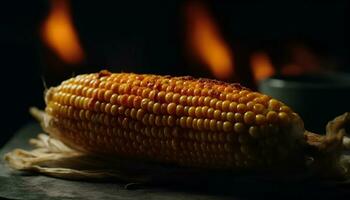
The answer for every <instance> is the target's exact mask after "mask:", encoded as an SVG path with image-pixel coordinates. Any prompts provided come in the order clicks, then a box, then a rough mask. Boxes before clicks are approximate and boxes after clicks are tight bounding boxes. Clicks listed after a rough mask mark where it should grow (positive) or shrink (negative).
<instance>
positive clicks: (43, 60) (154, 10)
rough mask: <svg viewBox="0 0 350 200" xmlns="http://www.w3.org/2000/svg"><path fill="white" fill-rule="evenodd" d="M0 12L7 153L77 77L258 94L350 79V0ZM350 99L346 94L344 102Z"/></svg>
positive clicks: (57, 6)
mask: <svg viewBox="0 0 350 200" xmlns="http://www.w3.org/2000/svg"><path fill="white" fill-rule="evenodd" d="M1 4H2V5H1V7H0V10H1V12H0V22H1V28H0V45H1V50H0V56H1V60H0V61H1V74H2V78H1V79H0V80H1V85H2V87H3V89H2V97H1V98H0V99H1V105H2V106H3V107H2V118H3V120H2V122H3V123H2V126H1V136H0V146H1V145H3V144H4V143H5V142H6V141H7V140H8V139H9V138H10V137H11V136H12V135H13V134H14V133H15V131H16V130H18V129H19V128H21V126H23V125H24V124H25V123H27V122H28V121H30V120H31V117H30V115H29V114H28V108H29V107H30V106H37V107H40V108H44V102H43V91H44V89H45V87H44V85H45V84H46V85H47V86H48V87H49V86H53V85H57V84H59V83H60V82H61V81H62V80H64V79H67V78H69V77H71V76H73V75H74V74H79V73H85V72H96V71H99V70H101V69H108V70H110V71H113V72H121V71H123V72H136V73H157V74H169V75H191V76H194V77H208V78H216V79H220V80H224V81H230V82H241V83H242V84H243V85H245V86H248V87H250V88H253V89H257V88H258V84H259V82H260V81H261V80H264V79H266V78H268V77H270V76H273V75H276V74H280V75H286V76H298V75H302V74H310V73H311V74H312V73H320V72H325V73H328V72H350V67H349V56H348V55H349V42H348V41H349V32H348V29H347V26H348V24H349V20H348V19H349V16H348V15H349V3H348V1H346V0H343V1H342V0H338V1H322V2H317V1H307V0H306V1H300V2H298V1H294V0H293V1H292V0H286V1H280V2H258V3H257V2H253V1H244V2H243V1H237V2H236V1H235V2H234V1H200V0H187V1H185V0H181V1H135V0H129V1H120V2H119V1H82V0H74V1H69V0H37V1H21V2H18V1H5V2H2V3H1ZM345 95H346V94H344V96H345Z"/></svg>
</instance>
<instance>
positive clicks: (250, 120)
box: [243, 111, 255, 124]
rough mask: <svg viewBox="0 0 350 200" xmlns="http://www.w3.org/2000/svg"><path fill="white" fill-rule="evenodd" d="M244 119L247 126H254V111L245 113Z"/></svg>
mask: <svg viewBox="0 0 350 200" xmlns="http://www.w3.org/2000/svg"><path fill="white" fill-rule="evenodd" d="M243 118H244V122H245V123H246V124H253V123H254V121H255V113H253V112H252V111H248V112H246V113H244V116H243Z"/></svg>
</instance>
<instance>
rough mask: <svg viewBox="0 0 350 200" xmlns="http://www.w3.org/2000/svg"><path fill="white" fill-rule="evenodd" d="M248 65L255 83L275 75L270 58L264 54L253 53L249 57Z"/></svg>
mask: <svg viewBox="0 0 350 200" xmlns="http://www.w3.org/2000/svg"><path fill="white" fill-rule="evenodd" d="M250 64H251V67H252V73H253V76H254V80H255V81H261V80H264V79H266V78H268V77H270V76H272V75H273V74H275V70H274V68H273V66H272V64H271V61H270V58H269V56H268V55H267V54H266V53H263V52H259V53H254V54H253V55H252V56H251V59H250Z"/></svg>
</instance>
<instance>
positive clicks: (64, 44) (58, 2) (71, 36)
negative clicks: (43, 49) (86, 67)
mask: <svg viewBox="0 0 350 200" xmlns="http://www.w3.org/2000/svg"><path fill="white" fill-rule="evenodd" d="M51 3H52V8H51V11H50V13H49V15H48V17H47V19H46V20H45V22H44V24H43V27H42V37H43V40H44V41H45V43H46V44H47V45H48V46H49V47H50V48H52V49H53V51H54V52H55V53H57V55H58V56H59V57H60V58H61V59H62V60H63V61H65V62H67V63H69V64H76V63H79V62H81V61H82V60H83V59H84V52H83V49H82V48H81V46H80V44H79V39H78V36H77V33H76V31H75V29H74V26H73V23H72V18H71V15H70V12H69V10H70V9H69V2H68V1H67V0H52V1H51Z"/></svg>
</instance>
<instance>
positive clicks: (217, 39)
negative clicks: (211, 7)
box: [186, 1, 234, 79]
mask: <svg viewBox="0 0 350 200" xmlns="http://www.w3.org/2000/svg"><path fill="white" fill-rule="evenodd" d="M186 19H187V25H188V29H187V39H188V43H189V47H190V49H191V50H193V51H194V55H195V56H196V57H198V59H200V60H201V61H202V62H204V64H206V65H208V67H209V68H210V70H211V72H212V73H213V75H214V76H215V77H216V78H218V79H229V78H230V77H232V74H233V67H234V65H233V57H232V53H231V51H230V48H229V47H228V46H227V44H226V43H225V41H224V40H223V39H222V37H221V35H220V32H219V30H218V27H217V26H216V24H215V22H214V20H213V19H212V17H211V16H210V14H209V11H208V10H207V8H206V7H205V6H204V5H203V4H202V3H200V2H198V1H191V2H190V3H189V4H188V5H187V7H186Z"/></svg>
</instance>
